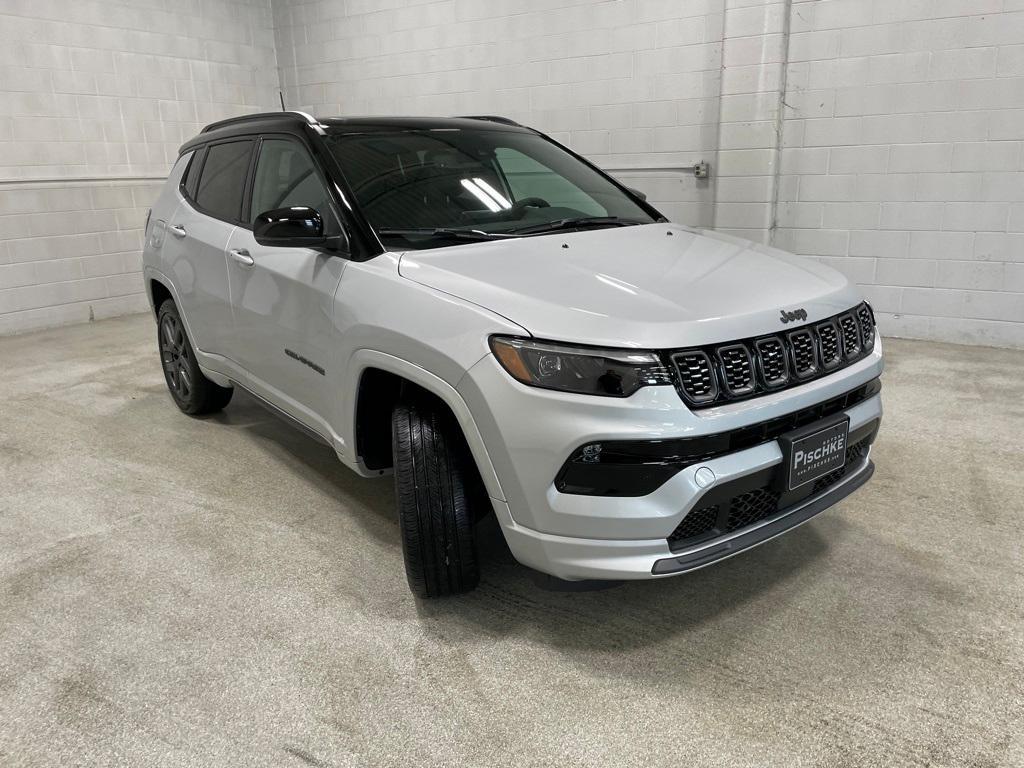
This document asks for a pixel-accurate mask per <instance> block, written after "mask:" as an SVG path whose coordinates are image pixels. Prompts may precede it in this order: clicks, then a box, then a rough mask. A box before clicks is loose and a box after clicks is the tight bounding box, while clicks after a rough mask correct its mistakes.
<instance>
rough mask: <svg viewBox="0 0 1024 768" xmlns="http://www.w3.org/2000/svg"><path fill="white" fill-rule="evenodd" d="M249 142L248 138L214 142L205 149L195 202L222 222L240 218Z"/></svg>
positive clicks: (250, 147)
mask: <svg viewBox="0 0 1024 768" xmlns="http://www.w3.org/2000/svg"><path fill="white" fill-rule="evenodd" d="M252 144H253V143H252V142H251V141H231V142H228V143H226V144H214V145H213V146H211V147H210V148H209V149H207V150H206V162H205V163H203V175H202V176H200V178H199V188H198V190H197V191H196V205H198V206H199V207H200V208H202V209H203V210H204V211H206V212H207V213H209V214H210V215H211V216H216V217H217V218H218V219H224V220H225V221H238V219H239V218H240V217H241V215H242V193H243V191H244V188H245V176H246V173H247V172H248V170H249V155H250V153H251V152H252Z"/></svg>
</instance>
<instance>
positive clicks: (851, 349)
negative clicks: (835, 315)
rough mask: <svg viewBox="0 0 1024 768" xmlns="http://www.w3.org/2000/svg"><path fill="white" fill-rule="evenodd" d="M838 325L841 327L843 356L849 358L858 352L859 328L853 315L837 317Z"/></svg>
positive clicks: (859, 345)
mask: <svg viewBox="0 0 1024 768" xmlns="http://www.w3.org/2000/svg"><path fill="white" fill-rule="evenodd" d="M839 327H840V328H842V329H843V357H845V358H846V359H847V360H851V359H853V358H855V357H857V356H858V355H859V354H860V348H861V344H860V328H859V324H858V323H857V320H856V319H854V317H853V315H843V316H842V317H840V318H839Z"/></svg>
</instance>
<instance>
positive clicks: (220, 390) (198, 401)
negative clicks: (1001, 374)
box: [156, 299, 234, 416]
mask: <svg viewBox="0 0 1024 768" xmlns="http://www.w3.org/2000/svg"><path fill="white" fill-rule="evenodd" d="M156 327H157V344H158V345H159V347H160V363H161V364H162V365H163V369H164V379H165V380H166V382H167V389H168V390H169V391H170V393H171V397H172V398H173V399H174V402H175V404H177V406H178V407H179V408H180V409H181V410H182V411H184V412H185V413H187V414H189V415H190V416H200V415H202V414H205V413H214V412H216V411H219V410H221V409H222V408H223V407H224V406H225V405H227V404H228V402H229V401H230V400H231V395H232V393H233V392H234V390H232V389H229V388H227V387H221V386H218V385H217V384H214V383H213V382H212V381H210V380H209V379H208V378H206V377H205V376H204V375H203V372H202V371H201V370H199V363H198V362H196V355H195V352H194V350H193V349H192V344H191V343H190V342H189V340H188V334H187V333H185V324H184V323H183V322H182V321H181V315H180V314H179V313H178V308H177V306H175V304H174V301H173V300H171V299H167V300H166V301H165V302H164V303H163V304H161V305H160V311H159V312H158V313H157V322H156Z"/></svg>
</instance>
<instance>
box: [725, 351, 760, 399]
mask: <svg viewBox="0 0 1024 768" xmlns="http://www.w3.org/2000/svg"><path fill="white" fill-rule="evenodd" d="M718 359H719V360H721V361H722V378H723V380H724V384H725V389H726V391H727V392H728V393H729V394H730V395H746V394H748V393H750V392H753V391H754V365H753V363H752V362H751V359H750V351H749V350H748V349H747V348H746V347H745V346H743V345H742V344H734V345H732V346H730V347H719V348H718Z"/></svg>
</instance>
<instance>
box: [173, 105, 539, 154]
mask: <svg viewBox="0 0 1024 768" xmlns="http://www.w3.org/2000/svg"><path fill="white" fill-rule="evenodd" d="M306 126H320V127H323V128H329V129H333V130H335V131H339V132H342V133H371V132H374V131H396V130H397V131H426V130H445V129H447V130H459V129H462V130H468V129H472V130H476V131H488V130H493V131H523V132H531V133H532V132H533V131H532V130H531V129H529V128H526V127H525V126H522V125H520V124H519V123H517V122H515V121H513V120H510V119H509V118H507V117H498V116H496V115H471V116H466V117H386V116H385V117H320V118H315V117H312V116H311V115H307V114H305V113H304V112H259V113H256V114H251V115H239V116H238V117H230V118H228V119H227V120H219V121H218V122H215V123H210V124H209V125H207V126H206V127H205V128H203V130H202V131H201V132H200V134H199V135H198V136H196V137H195V138H193V139H190V140H189V141H187V142H185V143H184V144H183V145H182V146H181V149H180V150H179V153H181V152H187V151H189V150H190V149H194V148H195V147H197V146H200V145H202V144H206V143H207V142H210V141H214V140H219V139H224V138H230V137H231V136H239V135H243V134H247V133H251V132H253V131H254V130H258V131H282V132H300V131H302V130H304V129H305V128H306Z"/></svg>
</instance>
